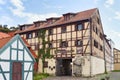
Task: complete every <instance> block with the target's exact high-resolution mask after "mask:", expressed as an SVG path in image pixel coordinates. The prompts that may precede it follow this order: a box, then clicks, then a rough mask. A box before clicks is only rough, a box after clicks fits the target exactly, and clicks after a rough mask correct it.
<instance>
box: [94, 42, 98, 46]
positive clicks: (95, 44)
mask: <svg viewBox="0 0 120 80" xmlns="http://www.w3.org/2000/svg"><path fill="white" fill-rule="evenodd" d="M94 46H95V47H96V48H98V42H97V41H95V40H94Z"/></svg>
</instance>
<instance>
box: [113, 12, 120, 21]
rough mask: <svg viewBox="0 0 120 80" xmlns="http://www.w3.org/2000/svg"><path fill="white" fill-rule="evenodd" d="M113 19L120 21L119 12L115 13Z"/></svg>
mask: <svg viewBox="0 0 120 80" xmlns="http://www.w3.org/2000/svg"><path fill="white" fill-rule="evenodd" d="M114 18H115V19H118V20H120V12H115V17H114Z"/></svg>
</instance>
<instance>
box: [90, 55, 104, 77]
mask: <svg viewBox="0 0 120 80" xmlns="http://www.w3.org/2000/svg"><path fill="white" fill-rule="evenodd" d="M91 71H92V72H91V73H92V75H96V74H101V73H104V71H105V64H104V60H103V59H101V58H97V57H94V56H91Z"/></svg>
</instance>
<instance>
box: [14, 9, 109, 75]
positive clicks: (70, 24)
mask: <svg viewBox="0 0 120 80" xmlns="http://www.w3.org/2000/svg"><path fill="white" fill-rule="evenodd" d="M19 27H20V29H19V30H18V31H16V34H20V35H21V36H22V37H24V38H26V39H27V41H28V43H29V44H30V45H31V46H32V49H33V50H34V51H36V54H38V48H42V45H41V43H42V42H41V41H40V42H39V41H38V32H39V30H41V29H46V34H45V36H46V41H48V38H49V42H50V44H48V45H49V47H50V48H51V55H53V56H54V57H53V58H52V59H46V61H45V64H42V61H41V59H40V60H39V72H42V65H44V69H45V72H46V73H50V74H54V75H58V76H59V75H76V76H81V75H82V76H92V75H96V74H101V73H104V72H105V51H104V39H105V37H104V31H103V27H102V23H101V18H100V14H99V10H98V9H97V8H95V9H90V10H86V11H82V12H78V13H66V14H63V15H62V17H57V18H56V17H52V18H48V19H46V20H45V21H36V22H34V23H33V24H30V25H29V24H28V25H20V26H19ZM38 42H39V43H38ZM108 59H111V57H109V58H108ZM109 71H110V70H109Z"/></svg>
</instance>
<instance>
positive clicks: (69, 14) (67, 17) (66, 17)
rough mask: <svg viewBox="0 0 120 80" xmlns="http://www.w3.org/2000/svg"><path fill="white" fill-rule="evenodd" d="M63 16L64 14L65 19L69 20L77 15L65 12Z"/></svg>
mask: <svg viewBox="0 0 120 80" xmlns="http://www.w3.org/2000/svg"><path fill="white" fill-rule="evenodd" d="M63 16H64V20H65V21H68V20H70V19H71V18H72V17H74V16H75V13H66V14H63Z"/></svg>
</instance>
